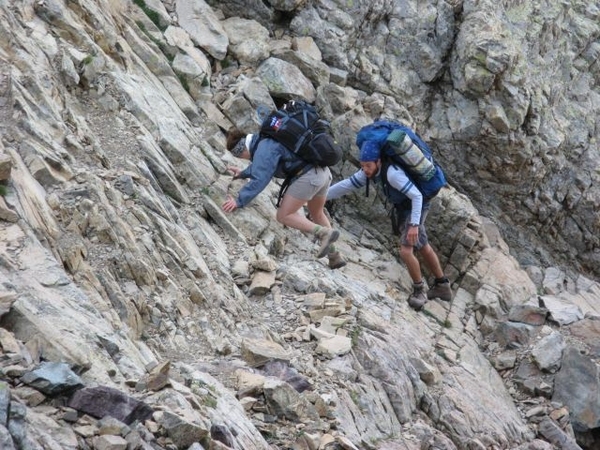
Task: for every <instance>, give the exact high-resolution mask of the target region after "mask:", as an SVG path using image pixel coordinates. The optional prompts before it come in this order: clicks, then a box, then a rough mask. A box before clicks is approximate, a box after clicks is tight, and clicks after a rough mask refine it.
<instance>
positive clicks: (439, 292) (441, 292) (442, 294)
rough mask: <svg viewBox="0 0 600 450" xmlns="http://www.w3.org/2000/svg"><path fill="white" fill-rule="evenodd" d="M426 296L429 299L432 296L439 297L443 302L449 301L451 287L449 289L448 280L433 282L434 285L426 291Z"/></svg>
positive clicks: (450, 298)
mask: <svg viewBox="0 0 600 450" xmlns="http://www.w3.org/2000/svg"><path fill="white" fill-rule="evenodd" d="M427 298H428V299H429V300H431V299H434V298H439V299H440V300H443V301H445V302H449V301H451V300H452V289H450V282H449V281H443V282H441V283H440V282H437V281H436V282H434V285H433V287H432V288H431V289H429V291H427Z"/></svg>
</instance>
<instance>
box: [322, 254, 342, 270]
mask: <svg viewBox="0 0 600 450" xmlns="http://www.w3.org/2000/svg"><path fill="white" fill-rule="evenodd" d="M327 256H328V257H329V268H330V269H339V268H340V267H344V266H345V265H346V260H345V259H344V258H343V257H342V255H340V252H331V253H329V255H327Z"/></svg>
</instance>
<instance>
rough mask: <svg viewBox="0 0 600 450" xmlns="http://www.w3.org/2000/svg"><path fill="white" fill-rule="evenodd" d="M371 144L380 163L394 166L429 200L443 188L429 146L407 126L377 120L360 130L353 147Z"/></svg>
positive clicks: (444, 180) (440, 170) (444, 182)
mask: <svg viewBox="0 0 600 450" xmlns="http://www.w3.org/2000/svg"><path fill="white" fill-rule="evenodd" d="M365 141H372V142H375V143H376V144H377V145H378V146H379V148H380V151H381V160H382V162H384V163H385V162H388V163H391V164H395V165H398V166H399V167H400V168H401V169H402V170H404V172H405V173H406V175H407V176H408V177H409V178H410V179H411V181H412V182H413V183H414V185H415V186H416V187H417V189H419V191H421V194H423V197H424V198H425V199H426V200H429V199H431V198H433V197H435V196H436V195H437V193H438V192H439V191H440V189H441V188H442V187H443V186H445V185H446V177H445V176H444V172H443V171H442V169H441V167H440V166H439V165H437V164H436V163H435V161H434V160H433V156H432V154H431V149H430V148H429V146H428V145H427V144H426V143H425V142H424V141H423V140H422V139H421V138H420V137H419V135H417V134H416V133H415V132H414V131H413V130H412V129H410V128H409V127H407V126H405V125H402V124H400V123H398V122H393V121H389V120H377V121H375V122H373V123H372V124H369V125H366V126H364V127H362V128H361V129H360V131H359V132H358V134H357V135H356V145H357V146H358V148H361V146H362V144H363V143H364V142H365Z"/></svg>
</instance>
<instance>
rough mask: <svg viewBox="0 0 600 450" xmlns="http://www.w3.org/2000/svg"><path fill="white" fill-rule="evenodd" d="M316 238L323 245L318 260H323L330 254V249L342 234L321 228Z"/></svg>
mask: <svg viewBox="0 0 600 450" xmlns="http://www.w3.org/2000/svg"><path fill="white" fill-rule="evenodd" d="M316 237H317V239H318V240H319V242H320V243H321V248H319V253H317V258H322V257H323V256H325V255H326V254H327V253H329V247H330V246H331V244H333V243H334V242H335V241H337V239H338V238H339V237H340V232H339V231H338V230H334V229H332V228H321V229H320V230H319V231H318V232H317V233H316Z"/></svg>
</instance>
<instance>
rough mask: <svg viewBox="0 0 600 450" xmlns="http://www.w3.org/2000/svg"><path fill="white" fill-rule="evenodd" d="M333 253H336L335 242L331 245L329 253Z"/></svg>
mask: <svg viewBox="0 0 600 450" xmlns="http://www.w3.org/2000/svg"><path fill="white" fill-rule="evenodd" d="M332 253H335V245H334V244H331V245H330V246H329V254H330V255H331V254H332Z"/></svg>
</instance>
